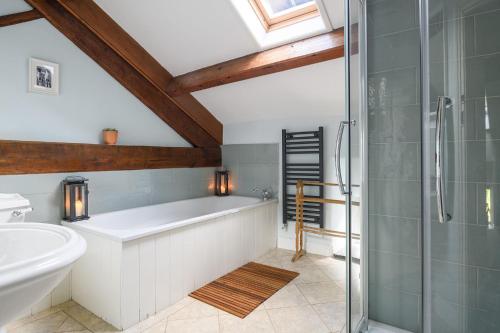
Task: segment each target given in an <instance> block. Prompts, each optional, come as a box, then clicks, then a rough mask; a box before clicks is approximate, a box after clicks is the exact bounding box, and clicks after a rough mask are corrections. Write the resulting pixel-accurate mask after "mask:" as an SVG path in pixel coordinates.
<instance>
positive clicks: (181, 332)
mask: <svg viewBox="0 0 500 333" xmlns="http://www.w3.org/2000/svg"><path fill="white" fill-rule="evenodd" d="M194 332H196V333H218V332H219V317H218V316H214V317H208V318H198V319H182V320H168V322H167V328H166V329H165V333H194Z"/></svg>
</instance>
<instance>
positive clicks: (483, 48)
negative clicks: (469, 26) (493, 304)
mask: <svg viewBox="0 0 500 333" xmlns="http://www.w3.org/2000/svg"><path fill="white" fill-rule="evenodd" d="M475 21H476V25H475V32H476V34H475V39H476V54H477V55H481V54H490V53H496V52H500V39H499V38H498V35H497V34H496V33H492V32H494V31H495V32H497V31H499V30H500V10H499V11H494V12H489V13H486V14H482V15H477V16H476V17H475Z"/></svg>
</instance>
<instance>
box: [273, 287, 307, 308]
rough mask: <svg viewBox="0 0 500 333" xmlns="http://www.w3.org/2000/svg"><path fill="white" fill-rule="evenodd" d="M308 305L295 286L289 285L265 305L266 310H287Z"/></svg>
mask: <svg viewBox="0 0 500 333" xmlns="http://www.w3.org/2000/svg"><path fill="white" fill-rule="evenodd" d="M305 304H308V303H307V300H306V298H305V297H304V296H303V295H302V293H301V292H300V290H299V289H298V288H297V286H296V285H295V284H288V285H286V286H285V287H283V288H281V289H280V290H278V291H277V292H276V294H274V295H273V296H271V297H270V298H269V299H267V300H266V301H265V302H264V303H263V307H264V308H265V309H276V308H286V307H293V306H298V305H305Z"/></svg>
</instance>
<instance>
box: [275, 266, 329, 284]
mask: <svg viewBox="0 0 500 333" xmlns="http://www.w3.org/2000/svg"><path fill="white" fill-rule="evenodd" d="M285 269H290V270H293V271H295V272H298V273H299V274H300V275H299V276H297V277H296V278H295V279H293V283H295V284H299V283H313V282H328V281H331V279H330V278H329V277H328V275H326V274H325V273H324V272H323V271H322V270H321V269H320V268H319V267H317V266H316V265H309V266H302V267H294V268H285Z"/></svg>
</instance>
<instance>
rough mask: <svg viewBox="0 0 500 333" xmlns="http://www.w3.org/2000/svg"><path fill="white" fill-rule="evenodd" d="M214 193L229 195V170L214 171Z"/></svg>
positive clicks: (220, 195)
mask: <svg viewBox="0 0 500 333" xmlns="http://www.w3.org/2000/svg"><path fill="white" fill-rule="evenodd" d="M215 195H217V196H219V197H222V196H226V195H229V171H227V170H222V171H215Z"/></svg>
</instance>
